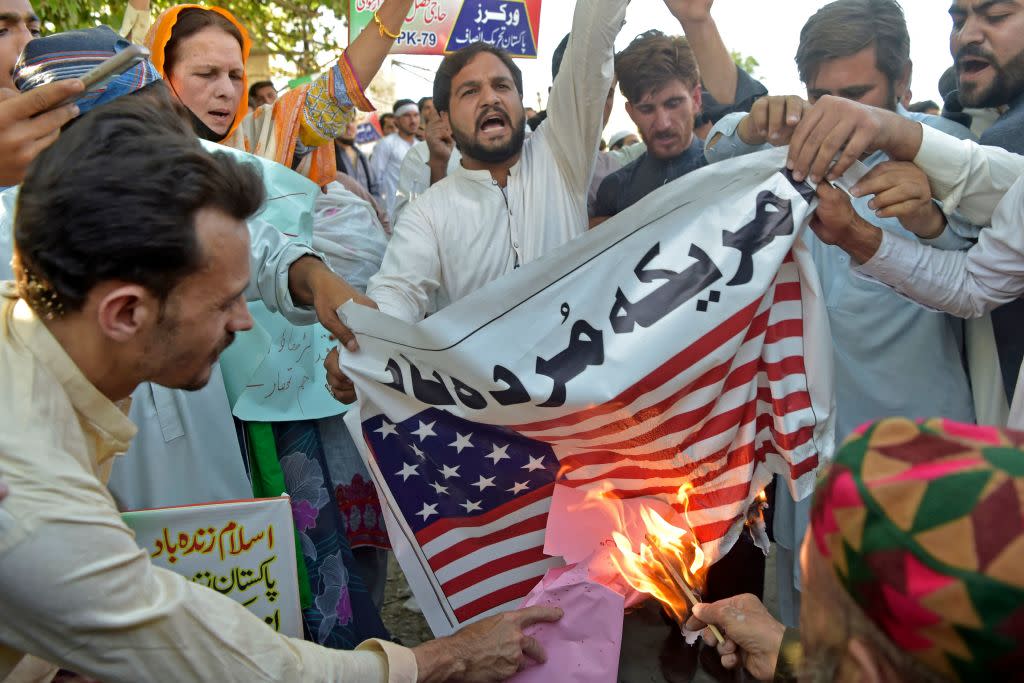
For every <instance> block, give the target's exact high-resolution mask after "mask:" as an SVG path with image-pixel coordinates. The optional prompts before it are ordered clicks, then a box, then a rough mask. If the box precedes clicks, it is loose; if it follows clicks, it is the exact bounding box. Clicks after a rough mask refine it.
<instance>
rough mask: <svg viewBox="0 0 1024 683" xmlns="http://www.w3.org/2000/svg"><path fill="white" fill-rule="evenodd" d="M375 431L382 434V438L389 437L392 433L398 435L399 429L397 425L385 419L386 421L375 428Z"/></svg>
mask: <svg viewBox="0 0 1024 683" xmlns="http://www.w3.org/2000/svg"><path fill="white" fill-rule="evenodd" d="M373 431H374V432H376V433H377V434H380V438H381V440H384V439H386V438H388V437H389V436H391V435H392V434H394V435H395V436H398V430H397V429H396V428H395V425H393V424H391V423H390V422H388V421H387V420H384V423H383V424H382V425H381V426H380V427H378V428H377V429H374V430H373Z"/></svg>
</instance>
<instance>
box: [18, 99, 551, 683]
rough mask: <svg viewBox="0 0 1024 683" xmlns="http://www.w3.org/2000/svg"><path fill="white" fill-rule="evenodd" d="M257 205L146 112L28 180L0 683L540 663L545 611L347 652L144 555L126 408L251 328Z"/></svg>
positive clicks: (337, 675)
mask: <svg viewBox="0 0 1024 683" xmlns="http://www.w3.org/2000/svg"><path fill="white" fill-rule="evenodd" d="M265 200H266V193H265V191H264V187H263V182H262V180H261V178H260V175H259V171H258V170H257V169H254V168H253V167H252V166H251V165H249V164H248V163H247V162H244V161H238V160H236V159H235V157H234V155H231V154H228V153H226V152H215V153H210V152H207V151H205V150H204V149H203V147H202V146H201V144H200V143H199V141H198V140H197V139H196V137H195V134H194V132H193V131H192V130H191V129H190V128H189V127H188V126H187V124H186V123H185V122H184V121H183V120H182V119H181V118H180V117H179V116H178V114H177V113H176V112H175V111H173V110H171V109H169V108H167V107H165V106H162V105H160V104H158V102H157V101H155V100H153V99H150V98H145V97H123V98H120V99H119V100H118V101H116V102H113V103H110V104H106V105H104V106H102V107H99V108H97V109H96V110H95V111H93V112H91V113H90V114H89V115H87V116H85V117H83V118H82V119H81V120H80V121H78V122H76V123H75V125H74V126H72V127H71V128H69V129H68V130H67V131H65V132H64V133H63V134H62V135H61V138H60V139H59V140H58V141H57V143H55V144H54V145H53V146H52V147H50V148H48V149H47V150H45V151H44V152H42V154H41V155H40V156H39V157H38V158H37V159H36V161H35V162H34V163H33V165H32V167H31V168H30V169H29V172H28V174H27V176H26V178H25V182H24V184H23V186H22V188H21V193H20V195H19V200H18V214H17V217H16V219H15V228H14V235H15V252H14V270H15V273H14V275H15V281H14V282H4V283H2V284H0V376H2V377H3V378H4V382H3V383H2V385H0V473H2V474H3V477H4V479H5V481H6V483H7V484H8V485H9V486H10V488H11V492H10V496H9V497H8V498H6V499H5V500H4V501H3V504H2V506H0V613H2V614H4V615H5V616H6V618H5V619H3V620H0V679H2V680H5V681H39V682H42V681H49V680H51V679H52V677H53V674H54V672H55V671H56V667H57V666H58V665H59V666H65V667H67V668H69V669H72V670H75V671H78V672H81V673H82V674H85V675H88V676H90V677H95V678H96V679H99V680H102V681H107V682H108V683H114V682H115V681H152V682H154V683H161V682H172V681H173V682H175V683H176V682H177V681H217V682H218V683H220V682H226V681H237V682H242V681H244V682H245V683H255V682H265V683H269V682H270V681H296V682H302V681H309V682H313V681H316V682H317V683H319V682H321V681H360V682H374V683H385V682H387V683H412V682H413V681H444V680H456V681H474V682H478V683H486V682H488V681H499V680H505V679H507V678H509V677H510V676H512V675H513V674H514V673H516V671H517V670H518V669H519V668H520V667H521V666H525V664H526V663H527V659H528V658H532V659H538V660H542V659H543V658H544V653H543V651H542V649H541V648H540V646H539V645H538V644H537V642H536V641H535V640H533V638H531V637H528V636H525V635H524V634H523V633H522V628H525V627H526V626H528V625H530V624H532V623H536V622H540V621H554V620H556V619H557V618H559V616H560V614H561V612H560V611H559V610H555V609H553V608H550V607H536V608H532V609H530V610H522V611H518V612H510V613H506V614H504V615H500V616H496V617H491V618H490V619H486V620H483V621H480V622H477V624H475V625H473V626H469V627H467V628H466V629H463V630H462V631H460V632H459V633H457V634H455V635H453V636H451V637H448V638H442V639H439V640H436V641H432V642H431V643H425V644H423V645H420V646H418V647H417V648H413V649H407V648H404V647H400V646H398V645H395V644H392V643H386V642H381V641H376V640H370V641H367V642H366V643H364V644H362V645H361V646H360V647H358V648H357V649H356V651H354V652H343V651H339V650H329V649H326V648H322V647H320V646H317V645H315V644H313V643H309V642H305V641H302V640H298V639H290V638H286V637H284V636H282V635H280V634H278V633H276V632H275V631H274V630H273V629H272V628H269V627H268V626H267V625H266V624H265V623H264V622H263V621H262V619H260V618H258V617H255V616H254V615H252V614H251V613H250V612H249V611H248V610H246V609H245V608H244V607H243V606H242V605H241V604H239V603H237V602H235V601H234V600H231V599H230V598H228V597H226V596H224V595H221V594H219V593H217V592H216V591H213V590H209V589H208V588H206V587H204V586H200V585H198V584H196V583H193V582H191V581H189V580H188V579H186V578H185V577H183V576H180V575H178V574H175V573H173V572H170V571H167V570H164V569H161V568H157V567H154V566H153V565H152V564H151V562H150V558H149V557H148V554H147V553H146V551H144V550H140V549H139V547H138V545H137V543H136V540H135V537H134V534H133V533H132V532H131V530H130V529H129V528H128V527H127V526H125V524H124V522H123V521H122V519H121V517H120V515H119V513H118V510H117V508H116V507H115V504H114V500H113V498H112V497H111V494H110V492H109V490H108V488H107V486H106V484H105V482H106V479H107V477H108V476H109V474H110V469H111V465H112V463H113V461H114V459H115V458H116V456H117V455H118V454H119V453H123V452H124V450H125V449H126V448H127V447H128V444H129V442H130V441H131V440H132V438H133V437H134V435H135V433H136V428H135V426H134V425H133V424H132V422H131V421H130V420H129V419H128V417H127V415H126V414H125V411H126V410H127V406H126V405H125V404H124V401H125V399H127V398H128V396H129V395H130V394H131V393H132V391H133V390H134V389H135V387H136V386H137V385H138V384H139V383H141V382H144V381H151V382H159V383H160V384H162V385H165V386H168V387H176V388H181V389H198V388H200V387H202V386H203V385H205V384H206V383H207V382H209V380H210V379H211V376H212V375H213V372H214V370H213V366H214V363H215V362H216V359H217V357H218V356H219V355H220V353H221V352H222V351H223V350H224V349H225V348H226V347H227V346H228V345H229V344H230V343H231V341H232V339H233V338H234V336H235V334H236V333H237V332H240V331H243V330H247V329H249V328H251V327H252V324H253V321H252V317H251V316H250V314H249V310H248V308H247V307H246V303H245V297H244V292H245V290H247V289H248V288H249V285H250V279H251V278H250V263H249V261H250V259H249V252H250V247H249V243H250V237H249V230H248V228H247V227H246V221H247V220H248V219H250V218H251V217H252V216H253V215H254V214H255V213H256V212H257V211H258V210H259V209H260V207H261V206H262V205H263V203H264V201H265ZM217 455H218V454H217V453H215V452H211V453H209V456H210V457H216V456H217Z"/></svg>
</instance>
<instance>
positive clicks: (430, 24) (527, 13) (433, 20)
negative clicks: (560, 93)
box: [349, 0, 542, 57]
mask: <svg viewBox="0 0 1024 683" xmlns="http://www.w3.org/2000/svg"><path fill="white" fill-rule="evenodd" d="M541 1H542V0H416V2H414V3H413V6H412V10H410V11H409V16H407V17H406V19H405V22H404V23H403V25H402V27H401V29H399V30H398V39H397V40H395V45H394V47H393V48H392V50H391V52H392V53H396V54H407V55H445V54H448V53H450V52H456V51H458V50H460V49H462V48H464V47H466V46H467V45H470V44H471V43H479V42H484V43H490V44H491V45H494V46H495V47H500V48H501V49H503V50H506V51H507V52H509V53H511V54H512V55H513V56H516V57H536V56H537V41H538V39H539V37H540V6H541ZM383 3H384V0H350V4H349V41H350V42H351V40H352V39H353V38H355V37H356V36H357V35H359V32H360V31H362V30H363V29H364V28H365V27H366V26H367V25H369V24H371V23H372V22H373V14H374V12H376V11H377V10H379V9H380V6H381V5H382V4H383ZM389 29H390V30H394V27H389Z"/></svg>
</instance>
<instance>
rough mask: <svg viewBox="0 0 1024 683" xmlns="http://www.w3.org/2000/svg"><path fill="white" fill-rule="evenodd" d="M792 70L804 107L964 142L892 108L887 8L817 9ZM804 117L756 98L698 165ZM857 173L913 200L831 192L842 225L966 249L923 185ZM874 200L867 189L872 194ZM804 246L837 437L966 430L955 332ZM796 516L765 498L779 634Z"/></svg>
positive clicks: (905, 48)
mask: <svg viewBox="0 0 1024 683" xmlns="http://www.w3.org/2000/svg"><path fill="white" fill-rule="evenodd" d="M796 62H797V67H798V69H799V72H800V78H801V80H802V81H803V82H804V83H805V85H806V86H807V97H808V99H809V100H810V101H811V102H817V101H818V100H833V99H836V98H840V99H843V100H844V101H850V102H849V104H850V105H853V104H854V103H855V102H859V103H863V104H870V105H872V106H874V107H879V108H884V109H887V110H889V111H891V112H893V115H894V116H900V117H901V118H905V119H908V120H911V121H912V122H918V121H919V122H923V123H924V124H925V125H927V126H932V127H935V128H938V129H940V130H944V131H948V132H950V133H952V134H954V135H957V136H958V137H961V138H964V137H968V136H969V134H970V133H969V131H967V130H966V129H965V128H963V127H962V126H960V125H959V124H956V123H954V122H952V121H949V120H947V119H943V118H940V117H936V116H928V115H926V114H911V113H908V112H907V111H906V110H905V109H903V108H902V107H901V106H900V105H899V101H900V100H901V98H902V97H903V96H904V93H905V91H906V89H907V88H908V87H909V84H910V80H911V70H912V65H911V62H910V36H909V34H908V32H907V26H906V21H905V19H904V16H903V11H902V10H901V9H900V7H899V5H898V4H897V3H896V2H895V1H894V0H837V1H836V2H832V3H830V4H828V5H825V6H824V7H822V8H821V9H820V10H818V12H817V13H816V14H815V15H814V16H812V17H811V18H810V19H809V20H808V21H807V23H806V24H805V25H804V27H803V30H802V31H801V34H800V44H799V46H798V48H797V55H796ZM806 106H807V103H806V102H805V101H804V100H803V99H801V98H799V97H795V96H793V97H768V98H763V99H761V100H759V101H758V102H757V103H755V104H754V106H753V108H752V109H751V113H750V114H748V115H742V114H733V115H730V116H727V117H725V118H724V119H722V120H721V121H719V122H718V123H717V124H716V125H715V127H714V128H713V129H712V131H711V133H710V134H709V136H708V140H709V143H708V145H707V150H706V152H705V153H706V155H707V158H708V160H709V161H711V162H715V161H719V160H721V159H725V158H730V157H735V156H739V155H741V154H747V153H751V152H755V151H759V150H762V149H765V148H766V147H768V146H769V145H770V144H771V145H784V144H787V143H788V142H789V139H790V135H792V132H793V131H792V128H790V127H789V126H790V125H795V124H791V122H795V121H799V117H800V113H801V112H802V111H803V110H804V108H805V107H806ZM915 125H917V124H915ZM864 163H865V165H866V166H867V167H868V168H871V169H873V171H872V173H871V175H870V178H871V179H876V180H877V179H881V181H882V182H883V183H884V184H885V185H886V187H887V188H899V187H903V188H907V189H909V190H912V191H913V195H912V196H911V197H909V198H908V201H906V202H904V203H889V202H885V198H884V197H883V198H882V200H878V199H875V198H873V197H867V196H863V197H860V198H858V199H857V200H856V201H855V202H853V203H852V204H851V203H850V201H849V198H847V196H846V194H845V193H843V192H838V193H839V194H840V195H842V197H844V198H846V200H845V201H846V205H847V207H848V210H847V211H846V215H850V216H856V217H857V218H859V219H860V220H862V221H864V222H865V223H870V224H873V225H874V226H876V227H877V228H878V229H880V230H884V231H886V232H888V233H892V234H896V235H905V236H911V237H912V236H913V235H914V232H915V231H916V232H917V233H918V234H921V235H924V236H927V237H933V238H937V239H936V244H939V245H942V246H945V247H946V248H954V249H956V248H960V249H963V248H966V246H967V242H966V240H962V239H960V238H958V237H957V236H956V235H955V234H953V231H950V230H946V226H947V219H946V217H945V216H944V215H943V213H942V211H941V210H940V208H939V207H937V206H936V205H935V204H934V202H932V200H931V191H930V189H929V187H928V180H927V178H926V177H925V176H924V173H923V172H922V171H920V169H918V168H916V167H915V166H914V165H913V164H909V163H895V162H892V161H890V159H889V157H888V156H886V155H885V154H884V153H882V152H879V153H876V154H873V155H871V156H868V157H866V158H865V159H864ZM821 188H824V189H819V192H825V191H827V190H828V189H830V188H829V187H827V185H826V184H822V185H821ZM885 192H886V191H885V189H883V188H879V189H878V194H879V195H885ZM879 201H883V202H885V203H884V204H883V203H878V202H879ZM885 209H894V211H889V212H883V211H884V210H885ZM876 211H877V212H879V213H876ZM818 215H819V217H820V215H821V214H820V212H819V214H818ZM948 220H949V221H955V220H958V219H953V218H950V219H948ZM957 229H958V230H961V231H966V230H968V229H969V226H967V225H966V222H964V221H960V222H959V224H958V226H957ZM807 244H808V247H809V249H810V252H811V255H812V257H813V259H814V263H815V266H816V267H817V270H818V277H819V278H820V280H821V287H822V296H823V298H824V300H825V303H826V306H827V309H828V317H829V325H830V327H831V330H832V339H833V346H834V359H835V387H836V418H837V419H836V436H837V438H839V439H842V438H844V437H846V435H848V434H849V433H851V432H852V431H853V430H854V429H856V428H857V427H858V426H860V425H862V424H864V423H866V422H869V421H872V420H877V419H879V418H883V417H888V416H891V415H907V416H910V417H927V416H929V415H944V416H947V417H950V418H951V419H955V420H958V421H960V422H973V421H974V419H975V413H974V403H973V397H972V393H971V384H970V382H969V381H968V377H967V372H966V370H965V368H964V364H963V360H962V358H963V352H962V348H963V335H964V331H963V327H964V325H963V322H962V321H961V320H958V319H955V318H953V317H952V316H949V315H947V314H944V313H937V312H934V311H931V310H926V309H924V308H922V307H921V306H918V305H917V304H915V303H914V302H912V301H908V300H906V299H905V298H903V297H902V296H900V295H898V294H896V293H895V292H893V291H892V290H890V289H889V288H888V287H886V286H885V285H882V284H880V283H877V282H870V281H867V280H865V279H863V278H861V277H859V276H857V275H856V274H855V273H853V272H852V270H851V269H850V257H849V256H848V255H847V254H846V253H845V252H843V250H841V249H839V248H837V247H835V246H831V245H829V244H826V243H824V242H822V241H821V240H820V239H817V238H816V237H814V236H813V235H809V236H808V239H807ZM807 510H808V504H807V503H806V502H801V503H796V504H794V502H793V501H792V499H791V498H789V497H788V496H786V495H780V496H778V498H777V499H776V506H775V511H776V515H777V516H776V522H775V538H776V541H777V543H778V545H779V548H780V551H779V554H778V558H779V563H780V564H779V570H778V576H779V582H780V586H779V590H780V603H781V606H782V614H783V617H784V619H783V621H785V622H786V623H790V624H792V623H794V622H795V621H796V613H797V606H798V602H797V601H798V595H799V594H798V592H797V591H798V589H799V579H800V577H799V575H797V574H795V571H796V561H795V560H796V558H795V551H796V546H797V543H798V542H799V539H800V538H801V537H802V535H803V532H804V529H805V527H806V523H807ZM782 520H787V523H782Z"/></svg>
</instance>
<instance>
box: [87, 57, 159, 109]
mask: <svg viewBox="0 0 1024 683" xmlns="http://www.w3.org/2000/svg"><path fill="white" fill-rule="evenodd" d="M148 58H149V50H147V49H146V48H144V47H142V46H141V45H129V46H128V47H126V48H125V49H123V50H121V51H120V52H118V53H117V54H115V55H114V56H112V57H110V58H109V59H105V60H103V62H101V63H100V64H99V66H97V67H96V68H95V69H93V70H92V71H90V72H89V73H87V74H85V75H84V76H82V83H84V84H85V90H83V91H82V92H80V93H78V94H77V95H75V96H74V97H72V98H71V99H69V100H68V102H74V101H76V100H78V99H81V98H82V97H85V96H86V95H88V94H89V93H90V92H95V90H96V89H97V88H99V87H100V86H102V85H104V84H105V83H106V82H107V81H109V80H110V79H112V78H116V77H118V76H120V75H121V74H123V73H124V72H125V71H128V70H129V69H131V68H133V67H135V66H138V65H139V64H141V63H142V62H143V61H145V60H146V59H148Z"/></svg>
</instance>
